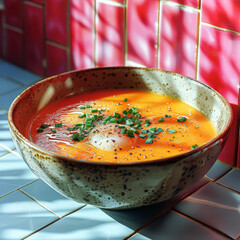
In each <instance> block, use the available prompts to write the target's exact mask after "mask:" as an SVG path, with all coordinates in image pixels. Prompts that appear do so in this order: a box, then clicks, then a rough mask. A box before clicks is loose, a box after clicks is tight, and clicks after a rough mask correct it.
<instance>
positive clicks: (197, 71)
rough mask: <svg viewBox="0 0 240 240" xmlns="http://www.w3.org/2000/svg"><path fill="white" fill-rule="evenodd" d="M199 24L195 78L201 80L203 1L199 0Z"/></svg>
mask: <svg viewBox="0 0 240 240" xmlns="http://www.w3.org/2000/svg"><path fill="white" fill-rule="evenodd" d="M199 10H200V11H199V13H198V26H197V46H196V58H195V61H196V63H195V79H197V80H199V65H200V50H201V49H200V43H201V29H202V25H201V22H202V11H201V10H202V1H201V0H199Z"/></svg>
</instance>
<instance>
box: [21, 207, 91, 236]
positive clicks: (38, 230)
mask: <svg viewBox="0 0 240 240" xmlns="http://www.w3.org/2000/svg"><path fill="white" fill-rule="evenodd" d="M86 206H87V205H83V206H81V207H79V208H77V209H75V210H73V211H71V212H69V213H67V214H65V215H64V216H62V217H60V218H59V219H56V220H54V221H52V222H50V223H48V224H46V225H45V226H43V227H41V228H38V229H37V230H35V231H34V232H32V233H30V234H28V235H27V236H25V237H24V238H22V240H24V239H27V238H28V237H30V236H32V235H33V234H35V233H37V232H40V231H41V230H43V229H45V228H47V227H49V226H50V225H52V224H54V223H55V222H58V221H60V220H61V219H63V218H65V217H67V216H69V215H71V214H73V213H75V212H77V211H79V210H81V209H82V208H84V207H86Z"/></svg>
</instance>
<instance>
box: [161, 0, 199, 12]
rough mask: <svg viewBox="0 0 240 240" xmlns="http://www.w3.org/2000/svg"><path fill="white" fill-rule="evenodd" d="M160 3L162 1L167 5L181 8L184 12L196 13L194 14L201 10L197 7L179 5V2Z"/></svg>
mask: <svg viewBox="0 0 240 240" xmlns="http://www.w3.org/2000/svg"><path fill="white" fill-rule="evenodd" d="M160 1H162V2H163V3H164V4H167V5H169V6H175V7H180V8H181V9H183V10H191V11H194V12H200V9H199V8H196V7H192V6H188V5H184V4H181V3H177V2H172V1H170V0H160Z"/></svg>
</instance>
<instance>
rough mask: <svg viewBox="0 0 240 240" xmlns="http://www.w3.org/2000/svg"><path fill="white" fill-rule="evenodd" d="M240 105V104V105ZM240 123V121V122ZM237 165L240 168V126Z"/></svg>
mask: <svg viewBox="0 0 240 240" xmlns="http://www.w3.org/2000/svg"><path fill="white" fill-rule="evenodd" d="M239 107H240V106H239ZM238 125H239V123H238ZM237 167H238V168H240V128H239V134H238V155H237Z"/></svg>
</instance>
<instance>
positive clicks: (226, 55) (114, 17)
mask: <svg viewBox="0 0 240 240" xmlns="http://www.w3.org/2000/svg"><path fill="white" fill-rule="evenodd" d="M159 3H160V6H159ZM95 4H96V5H95ZM4 7H5V10H4V11H5V12H4V18H3V22H4V23H1V21H0V34H1V28H2V31H3V32H4V34H1V35H2V36H5V39H3V38H1V39H0V57H1V56H2V57H4V58H6V60H8V61H11V62H13V63H15V64H17V65H19V66H23V67H25V68H27V69H28V70H30V71H32V72H34V73H37V74H40V75H42V76H50V75H54V74H56V73H59V72H64V71H68V70H70V69H83V68H89V67H94V66H113V65H128V64H136V65H137V64H141V65H143V66H146V67H156V68H161V69H165V70H168V71H173V72H178V73H181V74H184V75H187V76H190V77H193V78H197V79H199V80H200V81H202V82H205V83H207V84H208V85H210V86H212V87H213V88H215V89H216V90H217V91H219V92H220V93H221V94H222V95H223V96H224V97H226V99H227V100H228V101H229V102H230V104H231V105H232V107H233V112H234V122H233V127H232V130H231V135H230V139H229V141H228V143H227V146H226V147H225V149H224V151H223V153H222V154H221V156H220V160H222V161H224V162H226V163H229V164H231V165H234V164H236V161H238V163H237V166H238V167H240V159H239V158H240V157H239V155H240V150H239V151H238V150H237V147H238V146H237V144H238V143H237V141H236V139H238V138H239V136H238V129H239V122H238V121H237V113H238V112H240V111H239V107H238V106H239V105H238V104H239V102H238V98H239V88H238V85H239V79H240V65H239V62H240V18H239V16H240V1H239V0H168V1H159V0H151V1H149V0H128V1H125V0H112V1H99V0H31V1H30V0H28V1H22V0H4ZM0 19H1V11H0ZM200 20H201V22H200ZM5 23H6V24H5ZM1 41H3V43H1ZM3 45H4V46H6V49H4V52H5V54H4V56H3V54H2V53H1V52H2V50H3V48H2V46H3ZM5 55H6V56H5ZM239 142H240V141H239ZM239 144H240V143H239ZM237 156H238V158H237ZM237 159H238V160H237Z"/></svg>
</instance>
